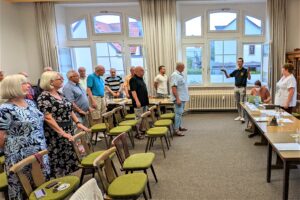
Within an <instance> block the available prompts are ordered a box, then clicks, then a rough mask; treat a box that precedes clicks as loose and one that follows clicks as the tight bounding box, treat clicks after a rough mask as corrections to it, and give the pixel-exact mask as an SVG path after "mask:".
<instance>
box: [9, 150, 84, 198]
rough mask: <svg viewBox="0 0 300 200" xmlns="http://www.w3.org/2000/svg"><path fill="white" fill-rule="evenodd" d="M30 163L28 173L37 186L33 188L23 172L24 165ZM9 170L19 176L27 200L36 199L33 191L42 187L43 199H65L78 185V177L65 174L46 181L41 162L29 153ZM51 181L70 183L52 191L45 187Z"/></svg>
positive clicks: (45, 151)
mask: <svg viewBox="0 0 300 200" xmlns="http://www.w3.org/2000/svg"><path fill="white" fill-rule="evenodd" d="M37 154H39V156H44V155H46V154H48V151H47V150H43V151H40V152H38V153H37ZM30 165H31V168H30V173H31V175H32V179H33V182H34V185H35V186H36V187H37V188H35V189H34V188H33V187H32V186H31V184H30V180H29V179H28V177H27V176H26V175H25V174H23V169H24V168H25V167H26V168H27V167H28V166H30ZM10 172H12V173H14V174H16V176H17V177H18V178H19V180H20V182H21V184H22V186H23V189H24V190H25V192H26V194H27V196H28V198H29V200H32V199H37V198H36V196H35V193H34V192H35V191H38V190H41V189H43V190H44V191H45V192H46V196H45V198H43V199H65V198H66V197H67V196H68V195H70V194H71V193H73V192H74V191H75V190H76V189H77V187H78V185H79V178H78V177H77V176H65V177H61V178H56V179H52V180H50V181H47V182H46V179H45V177H44V174H43V172H42V169H41V164H40V163H39V162H38V160H37V159H36V157H35V156H34V155H31V156H29V157H27V158H25V159H23V160H21V161H20V162H18V163H16V164H15V165H13V166H12V167H11V168H10ZM52 182H61V183H67V184H70V186H69V187H68V188H67V189H65V190H61V191H57V192H55V191H53V188H49V189H47V188H46V186H47V185H49V184H51V183H52Z"/></svg>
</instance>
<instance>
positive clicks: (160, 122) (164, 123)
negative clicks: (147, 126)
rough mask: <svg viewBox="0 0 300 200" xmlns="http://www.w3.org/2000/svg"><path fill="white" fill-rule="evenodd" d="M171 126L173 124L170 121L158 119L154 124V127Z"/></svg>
mask: <svg viewBox="0 0 300 200" xmlns="http://www.w3.org/2000/svg"><path fill="white" fill-rule="evenodd" d="M171 124H173V122H172V120H170V119H160V120H157V121H156V122H155V123H154V126H170V125H171Z"/></svg>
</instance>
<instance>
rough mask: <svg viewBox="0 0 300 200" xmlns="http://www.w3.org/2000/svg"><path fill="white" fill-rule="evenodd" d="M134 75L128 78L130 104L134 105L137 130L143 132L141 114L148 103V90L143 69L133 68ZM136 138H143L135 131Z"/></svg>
mask: <svg viewBox="0 0 300 200" xmlns="http://www.w3.org/2000/svg"><path fill="white" fill-rule="evenodd" d="M134 73H135V75H134V76H133V77H132V78H131V79H130V81H129V85H130V91H131V99H132V105H133V107H134V113H135V115H136V119H137V120H139V123H138V130H139V131H142V132H144V131H145V130H144V129H143V128H144V127H141V120H140V119H141V115H142V114H143V113H144V112H146V111H147V107H148V105H149V98H148V91H147V86H146V84H145V82H144V79H143V76H144V69H143V68H142V67H141V66H138V67H136V68H135V69H134ZM136 138H138V139H143V138H144V136H143V135H141V134H140V133H137V135H136Z"/></svg>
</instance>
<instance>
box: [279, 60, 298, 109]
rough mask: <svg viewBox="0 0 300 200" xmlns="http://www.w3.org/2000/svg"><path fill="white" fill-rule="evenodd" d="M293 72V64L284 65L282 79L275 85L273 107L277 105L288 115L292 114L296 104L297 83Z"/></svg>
mask: <svg viewBox="0 0 300 200" xmlns="http://www.w3.org/2000/svg"><path fill="white" fill-rule="evenodd" d="M293 71H294V65H293V64H291V63H286V64H284V65H283V66H282V70H281V72H282V77H281V79H280V80H279V81H278V82H277V84H276V95H275V105H279V106H280V107H281V108H283V109H284V110H285V111H287V112H288V113H292V109H293V107H295V106H296V103H297V82H296V79H295V77H294V75H293Z"/></svg>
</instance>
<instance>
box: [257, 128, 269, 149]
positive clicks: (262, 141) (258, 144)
mask: <svg viewBox="0 0 300 200" xmlns="http://www.w3.org/2000/svg"><path fill="white" fill-rule="evenodd" d="M257 131H259V130H257ZM267 144H268V141H267V140H266V138H265V136H264V134H262V133H261V134H260V142H255V143H254V145H255V146H265V145H267Z"/></svg>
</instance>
